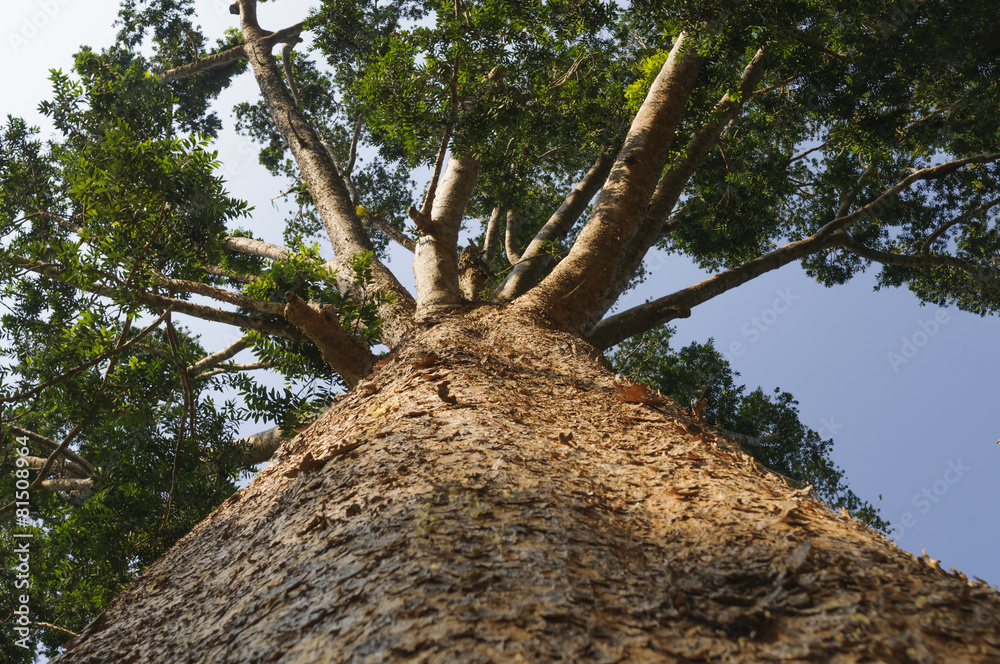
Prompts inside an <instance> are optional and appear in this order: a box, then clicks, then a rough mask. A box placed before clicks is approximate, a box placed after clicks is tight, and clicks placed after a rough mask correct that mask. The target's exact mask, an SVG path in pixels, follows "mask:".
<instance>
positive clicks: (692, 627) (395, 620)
mask: <svg viewBox="0 0 1000 664" xmlns="http://www.w3.org/2000/svg"><path fill="white" fill-rule="evenodd" d="M510 314H511V309H510V308H509V307H508V308H507V310H506V311H497V310H494V309H492V308H491V307H480V308H478V309H476V310H475V311H474V312H472V313H470V314H468V315H465V316H454V317H451V318H448V319H444V320H442V321H441V322H440V323H439V324H438V325H437V326H435V327H433V328H431V329H430V330H428V331H426V332H423V333H421V334H419V335H418V336H417V337H416V338H414V339H413V340H412V341H411V342H410V343H408V344H407V345H406V346H404V347H402V348H401V349H400V350H399V352H398V353H397V354H396V355H395V356H394V358H393V360H392V361H390V362H388V363H386V364H385V365H384V366H383V367H382V368H381V369H380V370H379V371H378V372H376V373H375V374H373V375H372V376H371V377H370V378H369V379H367V380H365V381H363V382H362V383H361V384H359V386H358V388H357V389H355V390H354V391H353V392H351V393H350V394H348V395H346V396H344V397H343V398H342V399H339V400H338V402H337V404H336V405H335V406H334V407H333V408H332V409H331V410H330V411H329V412H327V413H326V414H325V415H324V416H322V417H321V418H320V419H319V420H317V421H316V422H315V423H313V424H312V425H310V426H309V427H308V429H307V430H305V431H304V432H302V434H301V435H299V436H298V437H297V438H296V439H294V440H293V441H291V442H289V443H288V444H286V445H284V446H283V447H282V448H281V449H280V450H279V452H278V453H277V454H276V456H275V458H274V459H273V461H272V464H271V465H270V466H269V467H268V468H267V469H265V470H264V471H263V472H262V473H261V474H260V475H259V476H258V477H257V478H256V479H255V480H254V482H253V483H252V484H251V485H250V486H249V487H248V488H246V489H244V490H243V491H241V492H239V493H238V494H236V495H234V496H233V497H232V498H230V499H229V500H228V501H226V503H224V504H223V505H222V507H221V508H220V509H219V510H217V511H216V512H215V513H214V514H213V515H212V516H210V517H209V518H208V519H206V520H205V521H204V522H202V523H201V524H200V525H199V526H198V527H196V528H195V530H194V531H192V533H191V534H189V535H188V536H187V537H185V538H184V539H183V540H181V541H180V542H179V543H178V544H177V545H175V547H174V548H173V549H171V551H170V552H168V553H167V554H166V555H165V556H164V557H163V558H162V559H160V560H159V561H158V562H157V563H155V564H154V565H152V566H151V567H150V568H149V569H147V570H146V571H145V573H144V574H143V576H142V577H141V578H140V579H139V581H138V582H137V583H136V584H135V585H134V586H133V587H132V588H130V589H129V590H127V591H126V592H124V593H123V594H122V595H121V596H119V597H118V598H117V599H116V600H115V601H114V602H113V603H112V604H111V605H110V606H109V607H108V609H107V610H106V611H105V612H104V613H103V614H102V615H101V616H100V617H99V618H98V619H97V620H96V621H94V622H93V623H92V624H91V625H89V626H88V627H87V628H85V629H84V630H83V631H82V632H81V634H80V636H79V637H77V638H74V639H72V640H71V641H70V642H69V643H68V644H67V647H68V650H67V652H65V653H64V654H63V655H61V656H59V657H57V658H56V659H54V660H53V664H65V663H67V662H80V663H82V662H112V661H129V662H133V664H145V663H147V662H148V663H154V662H155V663H157V664H159V663H160V662H164V661H178V662H183V661H205V662H213V663H214V664H228V663H230V662H233V663H235V662H240V663H243V662H286V663H291V662H402V661H407V662H411V661H425V662H454V661H462V662H472V661H494V662H508V661H520V660H524V661H532V662H550V661H552V662H554V661H563V662H566V661H573V662H584V661H586V662H621V661H628V662H675V663H681V662H685V663H686V662H693V661H711V662H719V663H723V664H725V663H733V664H736V663H742V662H766V661H796V662H871V661H884V662H918V661H926V662H933V661H947V662H977V663H979V662H981V663H984V664H985V663H986V662H995V661H997V658H1000V637H998V634H1000V596H998V594H997V592H996V590H995V589H992V588H990V587H988V586H984V585H982V584H974V583H971V582H970V581H968V580H967V579H966V578H965V577H964V576H962V575H959V574H948V573H946V572H944V571H942V570H941V568H940V567H939V565H938V562H937V561H935V560H932V559H930V558H929V557H926V556H925V557H923V558H917V557H915V556H912V555H911V554H908V553H905V552H903V551H900V550H899V549H897V548H896V547H895V546H894V545H893V544H892V543H890V542H889V541H887V540H886V539H884V538H883V537H882V536H880V535H878V534H877V533H875V532H873V531H871V530H869V529H867V528H865V527H864V526H863V525H862V524H860V523H858V522H857V521H855V520H853V519H851V518H849V517H847V516H844V515H843V514H837V513H834V512H832V511H831V510H830V509H829V508H827V507H826V506H825V505H824V504H822V503H820V502H818V501H817V500H815V499H814V498H812V497H811V496H810V495H809V491H808V490H802V491H799V490H796V489H793V488H791V487H789V486H788V485H787V484H786V483H785V482H783V481H782V480H781V479H780V478H778V477H776V476H775V475H773V474H771V473H769V472H767V471H766V470H765V469H763V468H762V467H761V466H760V465H759V464H758V463H757V462H756V461H754V460H753V459H752V458H750V457H748V456H746V455H745V454H743V453H742V452H740V451H739V450H738V447H737V446H736V445H735V444H734V443H731V442H730V441H728V440H726V439H725V438H724V437H723V436H722V435H720V433H719V432H718V431H716V430H715V429H713V428H712V427H711V426H709V425H707V424H705V423H703V422H694V421H693V420H691V419H690V416H689V415H688V414H687V413H686V411H684V410H683V409H681V408H679V407H677V406H676V405H674V404H673V403H672V402H670V401H669V400H667V399H665V398H663V397H657V398H653V397H654V396H656V395H655V394H652V393H648V391H647V393H645V397H644V398H639V399H633V398H630V397H629V395H630V394H633V393H638V392H639V391H638V390H634V389H631V388H630V386H628V385H625V386H623V385H621V384H620V383H618V382H616V378H615V377H614V376H613V375H612V374H610V373H609V372H608V371H607V370H606V369H604V368H603V367H602V366H601V364H600V363H599V361H598V360H597V359H595V355H594V352H593V350H592V349H591V348H590V347H588V346H587V345H586V344H584V343H582V342H580V341H579V340H577V339H574V338H573V337H571V336H569V335H564V334H560V333H556V332H551V331H546V330H543V329H539V328H538V327H534V326H525V324H524V323H522V322H521V321H520V319H517V318H511V316H510ZM542 403H544V404H545V407H544V408H540V407H539V404H542ZM685 432H687V433H685Z"/></svg>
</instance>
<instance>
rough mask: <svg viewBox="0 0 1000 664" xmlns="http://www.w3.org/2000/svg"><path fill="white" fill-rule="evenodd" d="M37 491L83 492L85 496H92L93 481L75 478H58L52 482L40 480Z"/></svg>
mask: <svg viewBox="0 0 1000 664" xmlns="http://www.w3.org/2000/svg"><path fill="white" fill-rule="evenodd" d="M38 490H39V491H47V492H55V491H67V492H68V491H83V492H85V493H86V494H93V492H94V480H92V479H89V478H86V479H77V478H59V479H54V480H42V483H41V484H40V485H39V486H38Z"/></svg>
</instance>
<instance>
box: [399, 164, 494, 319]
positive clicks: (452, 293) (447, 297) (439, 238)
mask: <svg viewBox="0 0 1000 664" xmlns="http://www.w3.org/2000/svg"><path fill="white" fill-rule="evenodd" d="M478 179H479V159H478V158H477V157H474V156H471V155H467V156H461V157H456V156H455V155H452V156H451V157H449V159H448V168H447V170H446V172H445V174H444V179H443V181H442V183H441V186H440V188H439V190H438V191H437V193H436V194H435V195H434V196H433V198H432V199H431V197H430V196H428V198H429V199H431V200H433V206H432V207H431V211H430V216H429V217H428V218H426V219H425V225H424V227H423V228H419V230H420V232H421V234H422V237H421V238H420V240H419V241H418V242H417V247H416V251H415V252H414V257H413V274H414V277H415V278H416V284H417V315H418V316H421V317H422V316H427V315H430V314H433V313H434V312H435V311H437V310H439V308H440V307H449V306H452V305H455V304H458V303H460V302H461V301H462V296H461V291H460V289H459V283H458V232H459V229H460V228H461V226H462V218H463V217H464V216H465V208H466V206H467V205H468V204H469V200H470V199H471V198H472V194H473V192H474V191H475V189H476V182H477V181H478Z"/></svg>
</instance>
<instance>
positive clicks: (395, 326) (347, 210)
mask: <svg viewBox="0 0 1000 664" xmlns="http://www.w3.org/2000/svg"><path fill="white" fill-rule="evenodd" d="M234 7H238V9H239V12H240V29H241V31H242V33H243V37H244V39H245V40H246V42H247V43H246V53H247V57H248V59H249V61H250V65H251V67H252V69H253V72H254V76H255V77H256V79H257V85H258V87H259V88H260V91H261V95H262V96H263V97H264V101H265V102H266V104H267V107H268V109H269V111H270V113H271V119H272V120H273V122H274V125H275V127H276V128H277V130H278V132H279V133H280V134H281V135H282V137H283V138H284V139H285V143H286V144H287V145H288V148H289V150H291V152H292V155H293V156H294V157H295V161H296V163H297V164H298V167H299V170H300V171H301V172H302V177H303V179H304V180H305V182H306V186H307V187H308V189H309V194H310V195H311V196H312V199H313V203H314V204H315V206H316V210H317V211H318V212H319V216H320V219H321V220H322V221H323V226H324V228H325V229H326V231H327V235H328V236H329V238H330V243H331V245H332V246H333V250H334V253H335V254H336V255H337V257H338V258H339V259H340V260H341V261H346V260H347V259H348V258H349V257H350V256H353V255H356V254H358V253H363V252H371V251H373V247H372V244H371V240H370V238H369V237H368V234H367V233H366V232H365V229H364V225H363V224H362V223H361V220H360V219H358V216H357V213H356V212H355V207H354V204H353V202H352V200H351V196H350V194H349V193H348V191H347V188H346V186H345V185H344V181H343V179H342V178H341V177H340V174H339V172H338V170H337V167H336V165H335V164H334V163H333V160H332V159H331V158H330V154H329V153H328V152H327V150H326V148H325V147H324V146H323V143H322V141H321V140H320V138H319V136H318V135H317V134H316V130H315V129H314V128H313V126H312V125H311V124H310V123H309V121H308V120H306V118H305V116H304V115H303V114H302V112H301V110H299V108H298V106H297V105H296V104H295V102H294V100H293V99H292V96H291V93H290V92H289V91H288V87H287V86H286V85H285V82H284V80H283V78H282V74H281V70H280V69H279V68H278V65H277V63H276V62H275V60H274V57H273V55H272V54H271V48H272V46H273V44H271V43H269V42H268V41H267V39H266V37H267V36H268V35H269V34H270V33H267V32H265V31H264V30H262V29H261V28H260V26H259V25H258V23H257V11H256V0H240V1H239V2H238V3H237V4H236V5H234ZM372 272H373V273H374V275H375V289H376V290H379V291H386V292H389V293H392V294H393V295H394V296H395V297H394V299H393V301H392V302H391V303H389V304H386V305H384V306H383V307H382V308H381V310H380V312H379V314H380V315H381V316H382V318H383V319H384V321H385V322H384V324H383V327H382V330H383V341H385V343H386V344H387V345H388V346H390V347H392V346H395V345H396V344H398V343H400V342H401V341H402V340H403V339H404V338H405V337H406V336H407V335H408V334H409V332H410V330H411V327H412V323H411V320H412V316H413V311H414V302H413V298H412V296H410V294H409V293H408V292H407V291H406V289H405V288H403V286H402V285H401V284H400V283H399V281H398V280H397V279H396V277H395V276H394V275H393V274H392V272H390V271H389V269H388V268H386V266H385V265H383V264H382V262H381V261H378V260H376V261H374V264H373V265H372Z"/></svg>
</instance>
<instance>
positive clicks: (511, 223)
mask: <svg viewBox="0 0 1000 664" xmlns="http://www.w3.org/2000/svg"><path fill="white" fill-rule="evenodd" d="M518 220H519V217H518V216H517V212H515V211H514V210H507V224H506V228H505V229H504V243H503V249H504V251H505V252H506V254H507V262H508V263H510V264H511V265H512V266H513V265H517V264H518V262H520V260H521V252H520V251H518V249H517V224H518Z"/></svg>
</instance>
